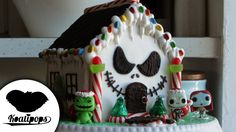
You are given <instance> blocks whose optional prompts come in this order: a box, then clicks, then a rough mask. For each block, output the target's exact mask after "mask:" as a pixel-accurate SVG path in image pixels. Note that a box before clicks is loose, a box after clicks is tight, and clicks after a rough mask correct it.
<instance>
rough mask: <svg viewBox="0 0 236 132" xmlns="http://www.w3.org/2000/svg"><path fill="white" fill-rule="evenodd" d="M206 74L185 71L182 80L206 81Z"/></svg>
mask: <svg viewBox="0 0 236 132" xmlns="http://www.w3.org/2000/svg"><path fill="white" fill-rule="evenodd" d="M204 79H206V74H205V73H204V72H201V71H183V75H182V80H204Z"/></svg>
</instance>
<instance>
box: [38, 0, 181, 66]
mask: <svg viewBox="0 0 236 132" xmlns="http://www.w3.org/2000/svg"><path fill="white" fill-rule="evenodd" d="M111 21H112V23H111V24H110V25H109V26H108V27H103V28H102V30H101V34H100V35H98V36H96V37H95V38H94V39H92V40H91V42H90V45H91V46H93V47H94V52H93V53H87V52H88V51H87V50H85V52H86V53H85V60H86V62H87V63H90V58H91V56H94V55H93V54H99V53H100V52H101V51H102V50H103V49H104V48H106V47H107V46H108V45H109V44H110V42H114V43H115V44H119V42H120V37H121V36H122V33H123V32H125V31H128V32H129V37H130V39H131V40H132V39H133V37H134V31H133V30H134V26H138V28H139V34H140V36H141V37H142V36H143V35H144V34H145V35H149V36H153V37H154V41H155V42H156V43H158V45H159V47H160V49H162V51H163V53H164V54H165V55H169V59H170V61H171V60H172V58H174V57H179V58H180V59H181V60H182V59H183V57H184V54H185V53H184V50H183V49H178V48H177V47H176V46H173V43H172V42H173V40H172V37H171V34H170V33H168V32H164V29H163V27H162V26H161V24H159V23H157V21H156V19H155V18H154V15H153V14H151V13H150V10H148V9H146V7H145V6H143V5H142V4H141V3H139V2H133V3H132V4H131V5H130V7H129V8H127V9H126V11H125V12H124V14H123V15H121V16H120V17H118V16H113V17H112V19H111ZM97 40H99V43H98V41H97ZM96 42H97V43H96ZM64 52H67V51H66V50H65V51H64ZM49 54H53V53H52V52H49ZM40 56H42V57H43V56H46V58H47V57H48V56H49V55H48V52H44V51H43V52H41V53H40ZM63 56H64V57H68V55H66V54H64V53H63Z"/></svg>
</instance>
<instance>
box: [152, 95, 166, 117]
mask: <svg viewBox="0 0 236 132" xmlns="http://www.w3.org/2000/svg"><path fill="white" fill-rule="evenodd" d="M150 114H151V115H155V116H162V115H166V114H167V110H166V107H165V105H164V103H163V99H162V98H161V97H160V96H158V97H157V100H156V102H155V104H154V105H153V107H152V108H151V110H150Z"/></svg>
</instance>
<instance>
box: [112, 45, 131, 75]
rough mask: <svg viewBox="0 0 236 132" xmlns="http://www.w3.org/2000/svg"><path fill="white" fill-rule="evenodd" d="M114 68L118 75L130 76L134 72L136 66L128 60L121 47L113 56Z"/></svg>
mask: <svg viewBox="0 0 236 132" xmlns="http://www.w3.org/2000/svg"><path fill="white" fill-rule="evenodd" d="M113 66H114V68H115V70H116V71H117V72H118V73H120V74H128V73H129V72H131V71H132V69H133V68H134V66H135V64H132V63H130V62H129V61H128V60H127V58H126V57H125V53H124V51H123V49H122V48H121V47H117V48H116V50H115V52H114V55H113Z"/></svg>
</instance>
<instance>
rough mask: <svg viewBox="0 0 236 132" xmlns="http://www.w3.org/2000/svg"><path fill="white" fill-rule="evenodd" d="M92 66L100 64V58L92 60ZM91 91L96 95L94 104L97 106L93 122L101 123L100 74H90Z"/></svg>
mask: <svg viewBox="0 0 236 132" xmlns="http://www.w3.org/2000/svg"><path fill="white" fill-rule="evenodd" d="M92 63H93V64H96V65H97V64H101V63H102V62H101V59H100V57H98V56H96V57H94V58H93V59H92ZM92 85H93V91H94V93H95V95H96V99H95V102H96V104H97V106H96V109H95V110H94V116H93V118H94V121H95V122H102V72H99V73H93V74H92Z"/></svg>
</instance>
